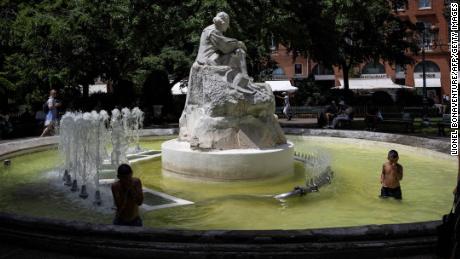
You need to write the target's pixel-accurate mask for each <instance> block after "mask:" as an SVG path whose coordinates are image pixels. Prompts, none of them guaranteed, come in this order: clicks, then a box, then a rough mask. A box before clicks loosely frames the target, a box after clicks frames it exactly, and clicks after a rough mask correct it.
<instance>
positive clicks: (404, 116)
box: [380, 112, 414, 132]
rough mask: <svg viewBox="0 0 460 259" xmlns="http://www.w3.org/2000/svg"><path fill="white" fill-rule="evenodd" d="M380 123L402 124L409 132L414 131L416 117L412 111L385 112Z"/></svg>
mask: <svg viewBox="0 0 460 259" xmlns="http://www.w3.org/2000/svg"><path fill="white" fill-rule="evenodd" d="M382 117H383V120H382V121H381V122H380V124H393V125H402V126H404V127H405V130H406V131H407V132H414V118H413V117H412V116H411V115H410V113H407V112H402V113H384V114H382Z"/></svg>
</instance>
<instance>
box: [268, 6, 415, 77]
mask: <svg viewBox="0 0 460 259" xmlns="http://www.w3.org/2000/svg"><path fill="white" fill-rule="evenodd" d="M397 1H401V0H394V1H388V0H375V1H366V0H322V1H281V4H280V8H281V9H283V10H285V11H284V15H283V16H282V17H283V19H281V20H280V21H281V24H280V25H279V26H281V28H279V30H278V31H277V33H278V34H279V36H278V37H279V38H281V39H282V42H283V43H284V44H285V45H286V46H289V47H290V49H291V50H294V53H298V52H300V53H303V54H304V55H306V56H309V57H311V58H313V59H315V60H317V61H321V62H322V63H323V64H325V65H337V66H339V67H340V68H342V69H343V72H344V79H345V81H347V78H348V72H349V70H350V68H352V67H353V66H355V65H358V64H360V63H362V62H369V61H371V60H380V59H383V60H386V61H389V62H390V63H391V62H393V63H397V64H401V65H403V64H408V63H410V62H412V60H411V59H410V58H409V56H408V55H407V52H406V50H408V49H412V50H414V51H415V50H416V45H415V43H414V41H412V40H411V39H412V35H411V34H408V30H407V29H408V28H412V29H413V25H412V24H410V23H409V22H404V21H402V20H400V19H399V18H398V17H397V16H396V15H395V14H394V13H392V8H393V7H394V3H395V2H397ZM285 28H287V29H285ZM299 32H302V33H299ZM346 84H347V82H346Z"/></svg>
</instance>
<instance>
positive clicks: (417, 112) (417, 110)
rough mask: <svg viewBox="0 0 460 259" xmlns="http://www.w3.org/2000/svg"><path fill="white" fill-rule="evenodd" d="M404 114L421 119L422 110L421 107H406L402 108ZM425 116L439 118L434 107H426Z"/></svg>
mask: <svg viewBox="0 0 460 259" xmlns="http://www.w3.org/2000/svg"><path fill="white" fill-rule="evenodd" d="M403 112H404V113H410V114H412V116H414V117H423V114H424V110H423V107H418V106H413V107H412V106H406V107H404V108H403ZM426 113H427V114H426V115H427V116H430V117H434V116H439V115H438V109H437V108H436V107H427V108H426Z"/></svg>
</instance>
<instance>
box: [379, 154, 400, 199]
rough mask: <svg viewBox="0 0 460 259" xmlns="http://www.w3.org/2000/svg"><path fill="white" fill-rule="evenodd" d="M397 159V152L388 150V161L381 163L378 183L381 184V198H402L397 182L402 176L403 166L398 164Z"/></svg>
mask: <svg viewBox="0 0 460 259" xmlns="http://www.w3.org/2000/svg"><path fill="white" fill-rule="evenodd" d="M398 160H399V156H398V152H397V151H396V150H390V151H389V152H388V162H386V163H384V164H383V167H382V174H381V175H380V183H381V184H382V189H381V191H380V197H381V198H388V197H394V198H395V199H398V200H400V199H402V194H401V186H400V184H399V182H400V181H401V180H402V178H403V167H402V166H401V165H400V164H398Z"/></svg>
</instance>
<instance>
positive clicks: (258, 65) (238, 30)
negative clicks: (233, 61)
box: [0, 0, 410, 108]
mask: <svg viewBox="0 0 460 259" xmlns="http://www.w3.org/2000/svg"><path fill="white" fill-rule="evenodd" d="M394 1H403V0H394ZM219 11H225V12H227V13H228V14H229V15H230V18H231V26H230V29H229V31H228V32H227V33H226V35H227V36H229V37H234V38H237V39H239V40H242V41H244V42H245V43H246V46H247V48H248V60H247V63H248V70H249V73H250V74H251V75H253V76H254V77H255V79H256V80H260V79H263V78H264V75H265V76H266V75H267V74H268V73H267V71H269V69H270V67H271V66H272V60H271V58H270V50H269V47H270V44H271V39H272V38H275V40H276V41H279V42H281V43H284V44H285V45H286V46H288V47H289V48H290V49H292V50H294V56H296V55H298V54H301V53H302V54H307V55H309V56H310V57H313V58H314V59H316V60H321V61H322V62H323V63H324V64H325V65H329V64H335V65H339V66H341V67H342V68H346V69H347V68H349V67H351V66H353V65H354V64H358V63H361V62H362V61H366V60H370V59H375V60H377V59H379V58H383V59H386V60H391V61H395V62H398V63H400V64H404V63H407V62H410V60H408V59H407V57H406V56H405V55H404V54H405V53H404V50H405V49H407V48H408V47H410V44H409V43H408V42H406V41H404V40H403V37H405V36H407V35H406V29H407V27H408V26H409V25H408V24H405V23H404V22H402V21H400V20H399V19H397V18H396V17H395V16H394V15H392V14H391V12H390V11H391V6H390V5H389V4H388V1H387V0H376V1H365V0H321V1H294V0H284V1H269V0H217V1H211V0H185V1H177V0H157V1H150V0H134V1H129V0H117V1H109V0H99V1H93V0H72V1H66V0H41V1H32V0H29V1H26V0H22V1H10V0H1V1H0V18H1V19H0V49H1V50H2V51H0V76H1V77H2V83H1V86H0V92H1V93H2V94H3V93H6V96H8V98H9V99H12V100H14V102H15V103H16V104H17V105H19V104H22V103H26V104H31V105H33V103H34V102H35V103H41V102H42V101H43V99H44V98H46V94H47V92H48V90H49V89H50V88H52V87H54V88H59V89H61V90H63V91H62V92H64V93H66V94H69V96H67V97H66V96H63V98H64V99H66V98H67V99H69V100H70V99H72V98H75V96H76V95H77V96H78V94H76V93H78V92H79V91H80V89H81V87H83V89H84V90H85V91H84V94H87V89H88V88H87V87H88V85H89V84H92V83H94V81H95V79H97V78H102V79H103V80H106V81H108V82H109V83H110V84H111V85H113V89H114V91H115V93H114V94H113V95H111V96H110V98H115V99H114V100H112V101H113V103H116V102H117V101H118V98H121V99H120V102H123V103H128V104H129V103H132V104H133V105H134V102H135V100H134V99H135V98H133V96H128V95H141V94H142V93H144V92H145V91H147V92H148V95H145V94H144V95H142V98H139V99H141V101H142V102H143V103H145V104H148V105H154V104H155V103H154V102H158V103H162V104H163V103H164V104H165V105H168V104H169V103H171V102H170V101H166V100H171V96H170V91H169V89H170V88H171V86H172V85H173V84H174V83H176V82H178V81H180V80H182V79H184V78H186V77H187V75H188V73H189V69H190V66H191V64H192V63H193V61H194V59H195V57H196V53H197V48H198V43H199V40H200V34H201V31H202V30H203V28H205V27H206V26H207V25H209V24H211V23H212V18H213V17H214V15H215V14H216V13H217V12H219ZM350 42H351V43H352V44H351V43H350ZM6 82H9V83H6ZM10 83H11V84H10ZM5 85H8V87H5ZM2 91H3V92H2ZM164 95H166V96H164ZM125 97H126V98H125ZM163 97H164V98H163ZM148 99H151V101H149V100H148ZM75 103H76V104H78V103H81V104H84V103H85V102H78V101H76V102H75ZM75 108H77V107H75ZM86 108H91V107H86Z"/></svg>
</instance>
